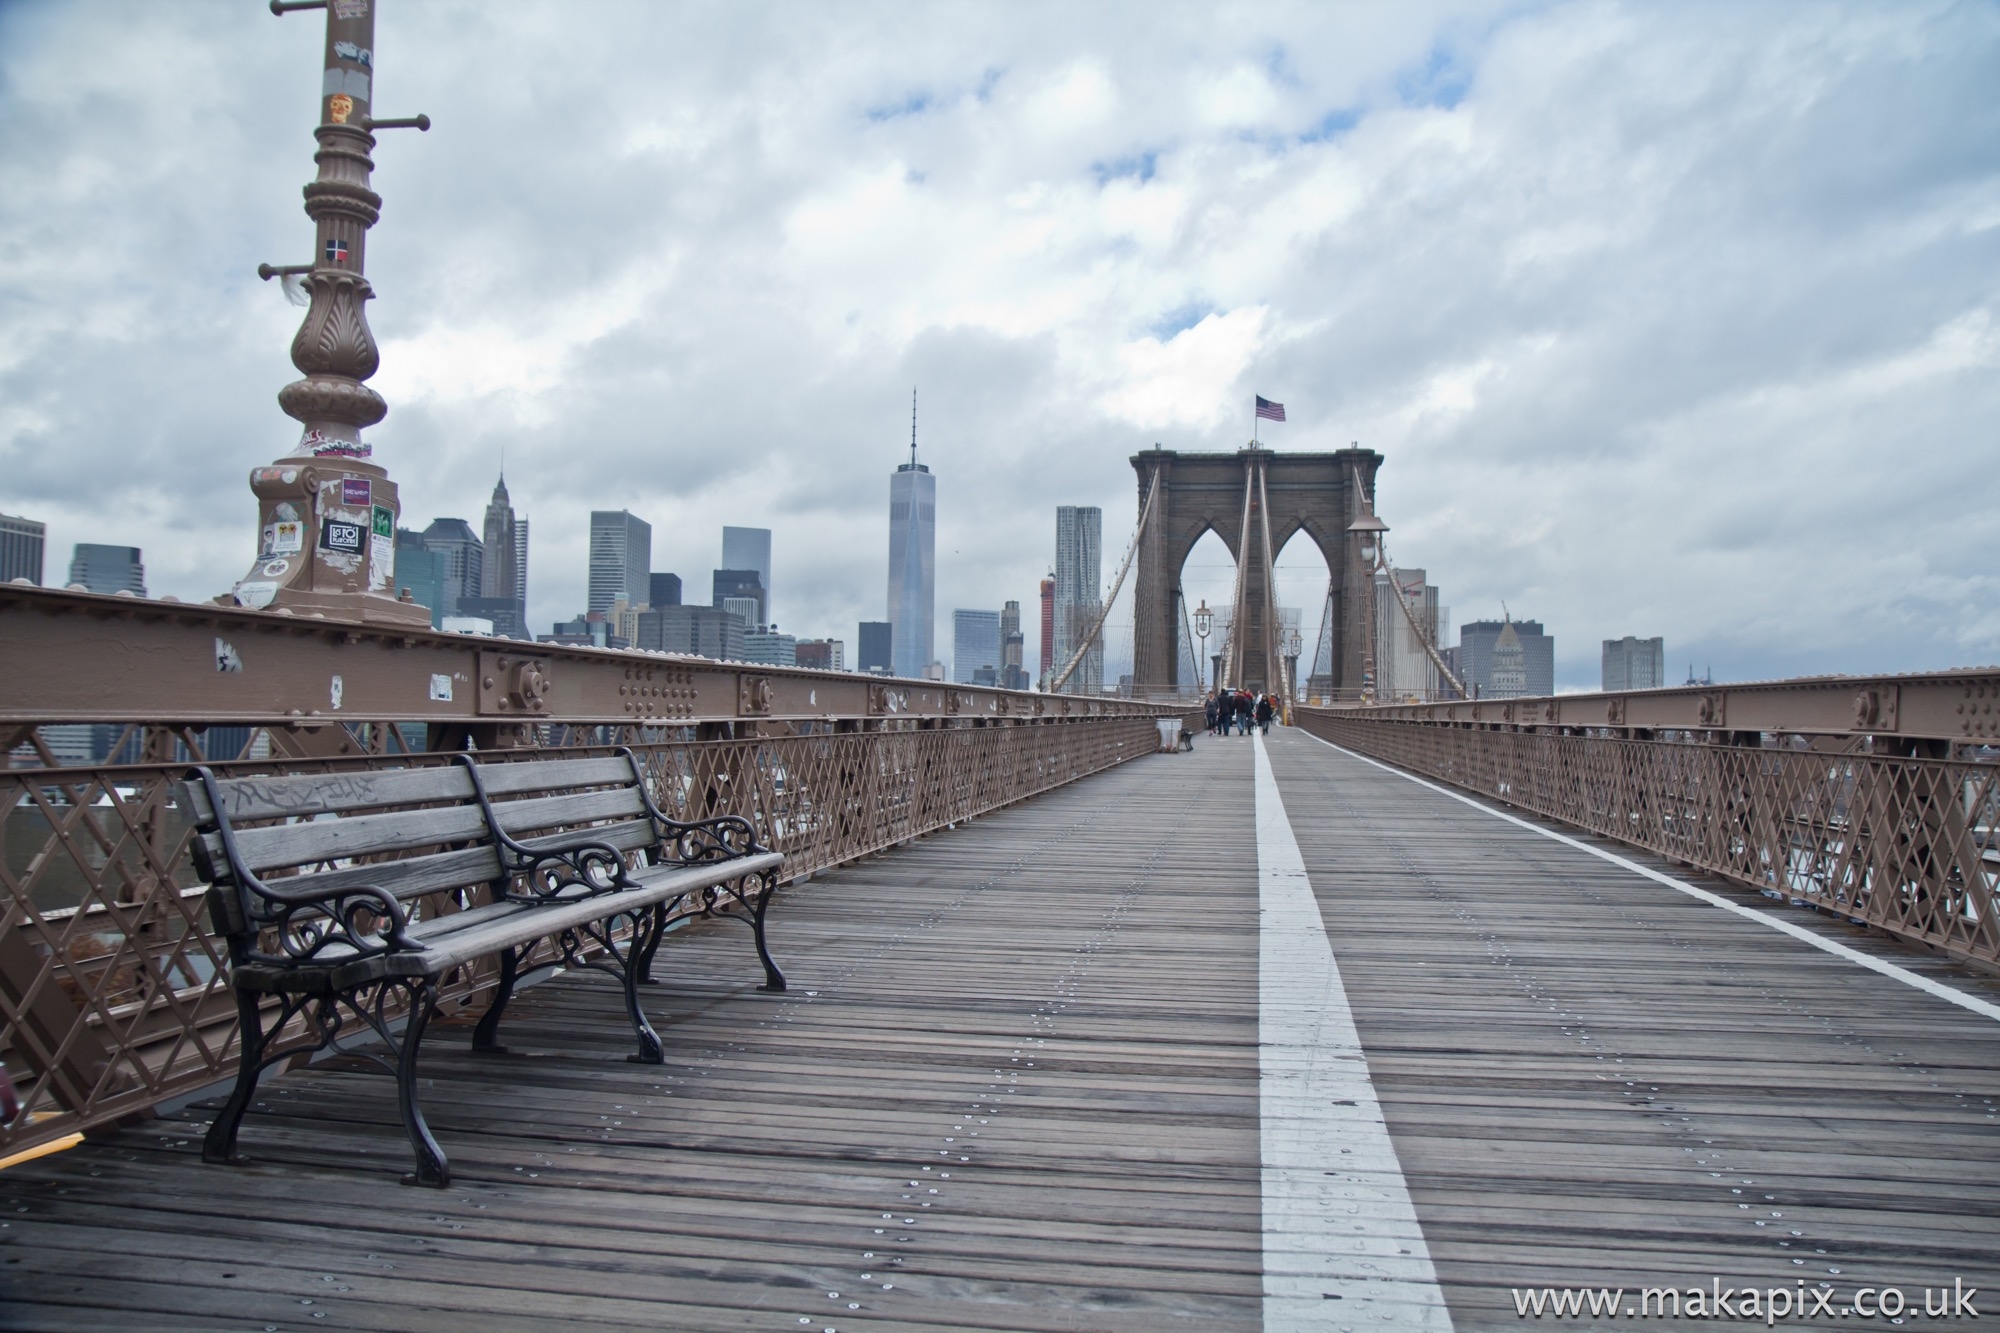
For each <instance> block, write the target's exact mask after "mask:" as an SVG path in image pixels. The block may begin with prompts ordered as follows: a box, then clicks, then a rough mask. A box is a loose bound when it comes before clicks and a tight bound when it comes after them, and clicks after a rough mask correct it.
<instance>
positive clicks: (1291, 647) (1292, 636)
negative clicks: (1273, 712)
mask: <svg viewBox="0 0 2000 1333" xmlns="http://www.w3.org/2000/svg"><path fill="white" fill-rule="evenodd" d="M1303 647H1305V637H1304V636H1303V635H1301V634H1300V633H1299V630H1298V627H1297V626H1296V625H1295V626H1293V627H1292V628H1290V629H1288V630H1286V631H1285V642H1284V651H1285V661H1286V663H1287V666H1286V670H1285V677H1286V679H1287V680H1288V681H1289V682H1290V683H1291V687H1292V692H1291V697H1290V698H1288V699H1286V700H1285V703H1286V704H1287V705H1288V706H1289V705H1290V704H1292V703H1293V702H1294V701H1296V700H1298V699H1301V698H1303V697H1305V689H1304V687H1302V686H1301V685H1300V684H1299V650H1300V649H1302V648H1303Z"/></svg>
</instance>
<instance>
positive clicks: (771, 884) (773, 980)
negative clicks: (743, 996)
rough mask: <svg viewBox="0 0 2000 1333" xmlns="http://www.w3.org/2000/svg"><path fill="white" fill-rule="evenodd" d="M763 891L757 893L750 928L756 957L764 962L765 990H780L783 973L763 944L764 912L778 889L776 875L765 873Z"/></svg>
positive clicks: (782, 983)
mask: <svg viewBox="0 0 2000 1333" xmlns="http://www.w3.org/2000/svg"><path fill="white" fill-rule="evenodd" d="M762 878H763V880H764V891H763V892H762V893H760V894H758V895H757V908H756V911H755V914H754V915H753V916H752V918H751V928H752V929H753V930H755V931H756V932H757V957H758V959H759V960H761V961H762V962H763V964H764V985H763V987H762V989H764V990H767V991H781V990H783V989H784V988H785V974H784V973H783V972H780V971H779V970H778V964H777V962H776V961H775V960H774V959H772V957H771V951H770V949H768V948H766V947H765V944H764V912H765V910H766V909H767V908H769V907H770V905H771V895H772V894H774V893H776V892H777V891H778V877H777V876H776V875H765V876H763V877H762Z"/></svg>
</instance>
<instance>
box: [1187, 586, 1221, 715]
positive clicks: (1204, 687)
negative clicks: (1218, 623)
mask: <svg viewBox="0 0 2000 1333" xmlns="http://www.w3.org/2000/svg"><path fill="white" fill-rule="evenodd" d="M1183 605H1185V603H1183ZM1214 627H1215V612H1213V611H1211V610H1209V609H1208V599H1207V598H1206V597H1204V598H1202V599H1201V605H1200V606H1197V607H1196V608H1195V609H1194V636H1195V637H1196V638H1197V639H1200V640H1201V657H1200V658H1199V659H1197V662H1196V665H1197V666H1198V667H1199V668H1200V670H1201V692H1202V693H1203V694H1207V693H1208V632H1209V630H1211V629H1213V628H1214Z"/></svg>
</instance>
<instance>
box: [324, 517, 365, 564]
mask: <svg viewBox="0 0 2000 1333" xmlns="http://www.w3.org/2000/svg"><path fill="white" fill-rule="evenodd" d="M367 532H368V527H367V525H366V524H364V523H358V522H355V521H353V520H350V519H345V518H328V519H327V520H326V522H325V523H323V524H321V525H320V530H319V549H320V550H322V551H327V552H330V553H332V554H334V555H352V556H358V555H360V554H361V551H362V540H363V538H364V537H365V535H366V534H367Z"/></svg>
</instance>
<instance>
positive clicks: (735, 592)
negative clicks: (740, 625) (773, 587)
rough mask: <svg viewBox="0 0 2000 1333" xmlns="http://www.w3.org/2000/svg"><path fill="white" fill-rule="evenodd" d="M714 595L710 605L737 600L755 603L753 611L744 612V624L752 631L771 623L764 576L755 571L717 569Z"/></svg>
mask: <svg viewBox="0 0 2000 1333" xmlns="http://www.w3.org/2000/svg"><path fill="white" fill-rule="evenodd" d="M714 578H715V581H714V584H713V588H714V595H713V596H712V597H711V598H710V599H709V602H710V605H713V606H722V605H724V604H725V603H727V602H730V601H733V600H735V599H737V598H743V599H747V600H749V601H752V602H755V603H756V608H755V609H754V610H751V611H748V612H744V613H743V619H744V622H745V623H746V624H748V625H750V626H751V627H752V628H753V629H754V628H755V627H756V626H758V625H768V624H770V623H771V603H770V590H769V589H767V588H766V587H765V586H764V583H763V578H764V576H763V575H762V574H761V573H759V572H758V571H757V570H755V569H747V568H746V569H718V570H716V571H715V576H714Z"/></svg>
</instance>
